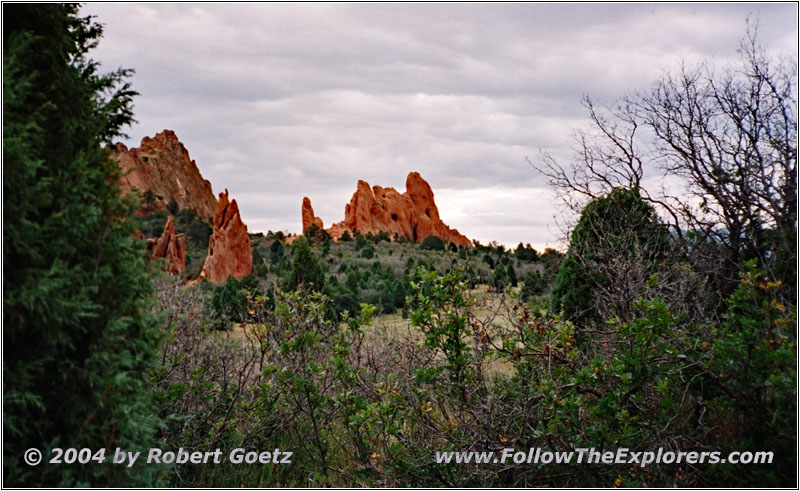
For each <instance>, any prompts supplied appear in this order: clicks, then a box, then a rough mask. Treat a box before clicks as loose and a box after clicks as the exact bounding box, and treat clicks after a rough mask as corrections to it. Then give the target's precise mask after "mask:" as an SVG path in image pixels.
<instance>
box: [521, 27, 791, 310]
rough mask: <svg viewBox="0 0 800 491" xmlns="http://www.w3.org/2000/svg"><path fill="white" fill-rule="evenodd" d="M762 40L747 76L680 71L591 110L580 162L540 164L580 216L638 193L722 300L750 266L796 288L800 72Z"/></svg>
mask: <svg viewBox="0 0 800 491" xmlns="http://www.w3.org/2000/svg"><path fill="white" fill-rule="evenodd" d="M757 31H758V29H757V26H751V25H750V23H749V22H748V30H747V35H746V36H745V38H744V39H743V40H742V42H741V43H740V45H739V49H738V52H739V55H740V63H739V65H737V66H736V67H732V68H727V69H725V70H724V71H723V72H722V73H721V74H719V75H717V74H715V73H714V70H713V69H711V68H709V66H707V65H704V64H703V65H700V66H696V67H688V66H686V65H683V66H681V68H680V70H679V71H678V72H677V73H673V74H666V75H664V76H663V77H662V78H661V79H659V80H658V81H657V82H656V83H655V84H654V85H653V87H652V89H651V90H650V91H648V92H645V93H636V94H633V95H629V96H627V97H625V98H623V99H622V102H621V103H619V104H618V105H617V107H616V108H614V109H605V110H603V111H602V112H601V111H599V110H598V109H597V108H596V106H595V105H594V104H593V103H592V101H591V100H590V99H588V98H586V99H585V100H584V105H585V107H586V108H587V110H588V112H589V118H590V120H591V122H592V129H591V130H590V131H581V132H578V133H577V135H576V143H577V148H576V150H577V155H576V158H575V160H574V162H572V163H569V164H566V165H565V164H563V163H561V162H558V161H557V160H556V159H554V158H553V157H552V156H550V155H547V154H545V155H543V156H542V158H541V159H540V162H539V163H536V164H532V165H534V167H536V168H537V170H539V171H540V172H541V173H542V174H543V175H544V176H546V177H547V178H548V180H549V183H550V184H551V185H552V186H553V187H554V189H555V190H556V192H557V194H558V196H560V197H561V199H562V200H563V201H564V203H565V204H566V205H567V206H568V207H569V208H570V209H571V210H572V211H575V212H577V211H580V210H581V209H582V208H583V206H585V204H586V203H587V202H588V201H589V200H591V199H594V198H597V197H599V196H603V195H606V194H608V192H610V190H612V189H614V188H616V187H630V188H638V189H639V191H640V194H641V195H642V197H643V198H644V199H645V200H647V201H649V202H650V203H652V204H653V205H654V207H655V208H656V209H657V210H658V212H659V215H660V216H662V218H663V219H664V220H665V221H667V222H668V224H669V225H670V228H671V231H672V233H673V235H674V236H675V237H676V239H677V240H678V241H679V243H680V244H681V245H682V246H683V248H684V251H685V253H686V255H687V257H688V258H689V259H690V260H691V262H692V264H693V266H695V269H696V270H698V271H702V272H705V273H707V274H708V275H709V277H710V278H711V280H712V283H711V285H712V286H713V288H714V289H715V290H716V291H718V292H719V293H720V294H721V295H722V296H725V295H727V294H729V293H730V291H731V289H732V288H733V287H734V285H735V281H736V279H737V276H738V272H739V268H740V265H741V262H742V261H743V260H745V259H751V258H757V259H758V261H759V265H760V268H761V269H762V270H764V271H765V272H767V274H769V275H770V277H771V279H772V280H773V281H777V280H782V281H783V282H784V283H787V284H793V283H794V282H795V280H796V277H797V268H796V245H795V241H796V236H797V235H796V231H797V213H796V211H797V177H796V172H797V96H796V91H797V87H796V84H795V83H796V82H795V81H796V77H797V70H796V60H795V61H792V60H788V59H779V60H775V59H773V58H771V57H770V56H769V55H768V54H767V52H766V50H765V49H764V48H763V47H762V46H761V45H760V44H759V43H758V40H757ZM645 173H648V175H647V176H646V175H645ZM659 173H660V174H661V177H664V178H668V179H670V180H673V181H677V182H678V186H677V188H673V189H672V190H669V189H667V187H666V186H665V185H660V183H661V182H663V179H652V178H654V177H657V175H658V174H659ZM648 177H650V178H651V179H648ZM654 181H656V182H657V184H656V185H653V184H652V183H653V182H654Z"/></svg>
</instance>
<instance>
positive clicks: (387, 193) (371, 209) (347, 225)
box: [303, 172, 472, 247]
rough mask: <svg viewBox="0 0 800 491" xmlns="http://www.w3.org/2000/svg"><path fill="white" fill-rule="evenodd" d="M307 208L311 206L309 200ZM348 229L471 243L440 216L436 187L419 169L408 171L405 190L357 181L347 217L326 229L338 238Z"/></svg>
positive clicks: (304, 215) (347, 210)
mask: <svg viewBox="0 0 800 491" xmlns="http://www.w3.org/2000/svg"><path fill="white" fill-rule="evenodd" d="M307 199H308V198H306V199H304V200H303V231H305V229H306V200H307ZM308 208H309V209H310V208H311V203H310V202H309V203H308ZM311 216H312V217H313V210H312V211H311ZM321 223H322V221H321V220H320V224H321ZM345 230H351V231H354V232H359V233H361V234H367V233H369V232H371V233H373V234H376V233H378V232H384V231H385V232H388V233H389V234H391V235H392V236H394V234H397V235H399V236H402V237H406V238H408V239H409V240H411V241H414V242H422V241H423V240H424V239H425V237H428V236H429V235H435V236H437V237H440V238H442V239H444V240H447V241H450V242H453V243H454V244H456V245H465V246H467V247H471V246H472V242H471V241H470V240H469V239H468V238H467V237H465V236H464V235H462V234H460V233H459V232H458V230H455V229H451V228H450V227H448V226H447V225H445V224H444V223H443V222H442V220H441V218H439V210H438V208H436V203H435V202H434V199H433V191H432V190H431V187H430V185H428V183H427V182H426V181H425V180H424V179H423V178H422V177H421V176H420V175H419V173H417V172H412V173H410V174H409V175H408V178H407V179H406V192H405V193H403V194H400V193H398V192H397V190H395V189H394V188H383V187H380V186H373V187H372V188H370V186H369V184H368V183H367V182H366V181H358V187H357V188H356V192H355V193H353V197H352V198H351V199H350V203H349V204H347V205H346V206H345V209H344V220H343V221H341V222H339V223H335V224H333V225H331V227H330V228H328V230H327V232H328V233H329V234H330V235H331V237H333V238H334V239H337V240H338V239H339V237H341V236H342V234H343V233H344V231H345Z"/></svg>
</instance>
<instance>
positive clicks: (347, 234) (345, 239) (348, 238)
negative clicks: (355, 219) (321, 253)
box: [339, 230, 353, 242]
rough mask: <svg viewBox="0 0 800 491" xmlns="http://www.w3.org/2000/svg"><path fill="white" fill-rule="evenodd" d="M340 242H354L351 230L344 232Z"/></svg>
mask: <svg viewBox="0 0 800 491" xmlns="http://www.w3.org/2000/svg"><path fill="white" fill-rule="evenodd" d="M339 240H340V241H342V242H350V241H351V240H353V236H352V235H350V231H349V230H345V231H344V232H342V236H341V237H339Z"/></svg>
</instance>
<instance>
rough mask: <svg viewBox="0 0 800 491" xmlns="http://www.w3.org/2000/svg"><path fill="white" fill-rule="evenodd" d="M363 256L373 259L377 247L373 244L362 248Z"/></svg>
mask: <svg viewBox="0 0 800 491" xmlns="http://www.w3.org/2000/svg"><path fill="white" fill-rule="evenodd" d="M361 257H363V258H364V259H372V258H373V257H375V248H374V247H372V246H371V245H367V246H365V247H364V248H363V249H361Z"/></svg>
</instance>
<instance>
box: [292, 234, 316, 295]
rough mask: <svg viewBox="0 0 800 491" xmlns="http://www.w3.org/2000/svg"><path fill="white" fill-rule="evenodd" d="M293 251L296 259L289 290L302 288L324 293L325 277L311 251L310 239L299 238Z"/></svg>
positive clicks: (293, 260) (294, 259)
mask: <svg viewBox="0 0 800 491" xmlns="http://www.w3.org/2000/svg"><path fill="white" fill-rule="evenodd" d="M292 249H293V250H294V258H293V259H292V269H291V272H290V274H289V278H288V280H287V284H286V286H287V289H289V290H296V289H298V288H300V287H302V288H305V289H308V290H312V291H322V289H323V288H324V287H325V275H324V273H323V272H322V268H321V267H320V264H319V261H318V260H317V258H316V256H314V252H313V251H312V250H311V246H310V245H309V243H308V239H306V238H305V237H300V238H298V239H297V240H296V241H295V242H294V244H293V245H292Z"/></svg>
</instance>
